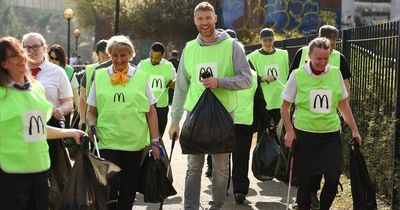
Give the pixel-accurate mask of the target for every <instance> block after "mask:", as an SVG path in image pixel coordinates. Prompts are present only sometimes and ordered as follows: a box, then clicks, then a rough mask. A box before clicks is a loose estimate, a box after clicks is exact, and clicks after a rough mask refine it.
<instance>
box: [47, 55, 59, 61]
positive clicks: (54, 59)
mask: <svg viewBox="0 0 400 210" xmlns="http://www.w3.org/2000/svg"><path fill="white" fill-rule="evenodd" d="M49 58H50V60H52V61H59V59H58V58H55V57H53V56H51V55H49Z"/></svg>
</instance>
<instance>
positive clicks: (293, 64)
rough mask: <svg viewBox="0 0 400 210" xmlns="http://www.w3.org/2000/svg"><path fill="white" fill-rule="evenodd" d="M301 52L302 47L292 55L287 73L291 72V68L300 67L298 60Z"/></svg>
mask: <svg viewBox="0 0 400 210" xmlns="http://www.w3.org/2000/svg"><path fill="white" fill-rule="evenodd" d="M302 53H303V48H300V49H299V50H297V52H296V55H295V56H294V59H293V61H292V64H291V65H290V68H289V75H290V74H291V73H292V71H293V70H295V69H298V68H299V67H300V60H301V54H302Z"/></svg>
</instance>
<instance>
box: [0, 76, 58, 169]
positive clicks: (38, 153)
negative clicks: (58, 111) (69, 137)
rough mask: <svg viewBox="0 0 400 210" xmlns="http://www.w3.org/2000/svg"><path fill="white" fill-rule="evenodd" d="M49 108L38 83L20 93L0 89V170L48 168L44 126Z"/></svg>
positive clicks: (49, 111) (50, 106) (50, 107)
mask: <svg viewBox="0 0 400 210" xmlns="http://www.w3.org/2000/svg"><path fill="white" fill-rule="evenodd" d="M52 108H53V106H52V105H51V104H50V103H49V102H48V101H47V99H46V95H45V92H44V88H43V87H42V86H41V85H40V84H39V82H38V81H33V82H32V89H31V90H29V91H20V90H15V89H12V88H4V87H0V168H1V170H3V171H5V172H7V173H35V172H41V171H46V170H48V169H49V168H50V157H49V151H48V149H49V147H48V145H47V141H46V138H47V129H46V123H47V121H48V120H49V119H50V117H51V112H52Z"/></svg>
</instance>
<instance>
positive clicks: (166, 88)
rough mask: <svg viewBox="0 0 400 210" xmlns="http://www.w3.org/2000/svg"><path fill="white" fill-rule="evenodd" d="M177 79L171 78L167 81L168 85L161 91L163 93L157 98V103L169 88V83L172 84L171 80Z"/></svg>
mask: <svg viewBox="0 0 400 210" xmlns="http://www.w3.org/2000/svg"><path fill="white" fill-rule="evenodd" d="M173 81H175V80H171V81H169V82H168V83H167V85H166V86H165V88H164V90H163V91H162V92H161V94H160V95H159V96H158V97H157V98H156V103H157V102H158V100H160V98H161V96H162V95H164V93H165V91H166V90H168V87H169V85H170V84H171V82H173Z"/></svg>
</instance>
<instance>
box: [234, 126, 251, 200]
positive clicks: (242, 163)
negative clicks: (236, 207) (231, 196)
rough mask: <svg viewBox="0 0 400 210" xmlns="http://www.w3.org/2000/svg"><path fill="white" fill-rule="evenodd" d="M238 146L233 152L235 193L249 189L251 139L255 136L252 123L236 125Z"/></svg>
mask: <svg viewBox="0 0 400 210" xmlns="http://www.w3.org/2000/svg"><path fill="white" fill-rule="evenodd" d="M235 134H236V138H235V139H236V140H235V141H236V146H235V150H234V151H233V153H232V160H233V169H232V183H233V192H234V193H243V194H246V195H247V193H248V191H249V185H250V180H249V177H248V171H249V156H250V147H251V140H252V137H253V132H252V126H251V125H235Z"/></svg>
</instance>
